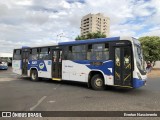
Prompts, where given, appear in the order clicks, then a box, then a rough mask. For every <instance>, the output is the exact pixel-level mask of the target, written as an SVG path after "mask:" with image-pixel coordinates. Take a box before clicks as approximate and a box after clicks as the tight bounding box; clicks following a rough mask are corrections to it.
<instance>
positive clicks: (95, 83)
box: [91, 74, 105, 90]
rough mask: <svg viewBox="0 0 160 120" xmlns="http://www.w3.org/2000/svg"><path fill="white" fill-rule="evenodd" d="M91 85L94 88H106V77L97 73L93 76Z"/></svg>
mask: <svg viewBox="0 0 160 120" xmlns="http://www.w3.org/2000/svg"><path fill="white" fill-rule="evenodd" d="M91 87H92V89H94V90H104V89H105V85H104V79H103V77H102V76H101V75H99V74H96V75H94V76H93V77H92V78H91Z"/></svg>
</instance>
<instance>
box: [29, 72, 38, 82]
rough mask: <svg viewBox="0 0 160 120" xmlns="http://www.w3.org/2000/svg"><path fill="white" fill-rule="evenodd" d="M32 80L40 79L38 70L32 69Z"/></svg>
mask: <svg viewBox="0 0 160 120" xmlns="http://www.w3.org/2000/svg"><path fill="white" fill-rule="evenodd" d="M31 80H32V81H39V78H38V72H37V70H32V71H31Z"/></svg>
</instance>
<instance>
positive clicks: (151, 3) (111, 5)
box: [0, 0, 160, 53]
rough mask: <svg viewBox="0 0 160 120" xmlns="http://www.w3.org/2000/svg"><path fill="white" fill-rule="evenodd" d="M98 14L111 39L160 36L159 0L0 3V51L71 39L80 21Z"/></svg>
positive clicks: (12, 0)
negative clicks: (105, 18) (106, 24)
mask: <svg viewBox="0 0 160 120" xmlns="http://www.w3.org/2000/svg"><path fill="white" fill-rule="evenodd" d="M99 12H100V13H103V14H104V15H106V16H108V17H110V20H111V22H110V36H111V37H112V36H120V35H121V36H133V37H136V38H139V37H142V36H146V35H148V36H153V35H155V36H160V20H159V18H160V0H0V43H1V44H0V48H1V49H0V52H10V53H11V52H12V50H13V48H18V47H21V46H37V45H44V44H54V43H57V42H61V41H71V40H74V38H75V37H76V36H77V35H79V34H80V20H81V18H82V17H83V16H84V15H86V14H89V13H99ZM60 36H61V37H60Z"/></svg>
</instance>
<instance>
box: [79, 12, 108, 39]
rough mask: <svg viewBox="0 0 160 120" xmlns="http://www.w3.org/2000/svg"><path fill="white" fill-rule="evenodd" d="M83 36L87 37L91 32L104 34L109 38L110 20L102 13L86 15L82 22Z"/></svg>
mask: <svg viewBox="0 0 160 120" xmlns="http://www.w3.org/2000/svg"><path fill="white" fill-rule="evenodd" d="M80 29H81V35H86V34H87V33H89V32H98V31H100V32H102V33H104V34H105V35H106V36H109V29H110V18H109V17H106V16H104V15H103V14H102V13H97V14H91V13H90V14H88V15H85V16H84V17H83V18H82V20H81V27H80Z"/></svg>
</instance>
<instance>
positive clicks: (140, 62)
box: [134, 44, 145, 75]
mask: <svg viewBox="0 0 160 120" xmlns="http://www.w3.org/2000/svg"><path fill="white" fill-rule="evenodd" d="M134 47H135V57H136V64H137V68H138V69H139V71H140V73H141V74H143V75H144V74H145V67H144V61H143V55H142V49H141V46H140V45H136V44H135V45H134Z"/></svg>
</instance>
